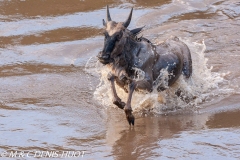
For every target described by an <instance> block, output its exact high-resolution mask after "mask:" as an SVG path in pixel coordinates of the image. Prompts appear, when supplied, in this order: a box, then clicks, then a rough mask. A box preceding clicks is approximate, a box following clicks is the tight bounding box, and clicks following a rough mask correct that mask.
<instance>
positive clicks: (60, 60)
mask: <svg viewBox="0 0 240 160" xmlns="http://www.w3.org/2000/svg"><path fill="white" fill-rule="evenodd" d="M106 5H109V6H110V12H111V16H112V19H114V20H117V21H124V20H125V19H126V17H127V15H128V14H129V11H130V8H131V7H134V12H133V18H132V22H131V24H130V26H129V28H130V29H132V28H135V27H140V26H144V25H146V27H145V28H144V31H143V32H142V34H143V35H144V36H146V37H147V38H149V39H153V41H154V42H158V41H161V40H164V39H166V38H167V37H169V36H170V35H176V36H179V37H181V38H185V39H187V40H189V41H191V42H192V43H193V42H195V41H196V42H201V41H202V40H203V39H204V40H205V44H206V47H207V48H206V55H205V56H206V57H207V58H208V67H211V66H212V67H213V69H212V72H216V73H217V74H219V75H220V76H221V77H222V78H223V79H224V81H223V82H222V83H221V85H218V86H217V87H218V88H217V90H218V93H219V95H214V96H215V97H217V98H216V99H213V101H212V103H206V102H205V103H204V102H203V103H204V104H203V105H201V106H197V107H196V108H195V109H194V110H196V113H193V112H189V109H186V110H181V111H179V112H180V113H177V112H175V113H173V114H170V113H169V114H166V115H141V114H140V113H136V114H135V115H136V125H135V127H134V128H129V126H128V124H127V122H126V119H125V115H124V113H123V111H122V110H120V109H116V108H113V107H110V108H106V106H103V105H100V103H99V102H98V101H96V100H95V99H93V93H94V91H95V88H96V86H97V85H98V84H99V76H98V74H97V73H95V70H96V69H98V68H96V67H95V66H98V64H97V61H96V55H97V53H98V52H99V51H100V50H101V49H102V44H103V37H102V36H101V34H102V33H101V32H102V19H103V18H105V17H106V15H105V14H106ZM239 15H240V9H239V2H238V0H229V1H220V0H208V1H204V0H199V1H191V0H187V1H183V0H174V1H170V0H161V1H159V0H150V1H144V0H124V1H116V0H107V1H106V0H99V1H93V0H72V1H71V3H70V2H69V1H65V0H58V1H55V0H48V1H44V0H35V1H33V0H25V1H20V0H11V1H8V0H3V1H0V86H1V87H0V126H1V127H0V135H1V139H0V155H1V153H2V152H4V151H11V150H22V151H38V150H40V151H46V150H50V151H67V150H71V151H78V150H85V151H86V154H85V155H84V157H83V158H85V159H119V160H125V159H138V160H139V159H140V160H141V159H144V160H145V159H206V158H207V159H239V158H240V156H239V155H240V153H239V151H240V143H239V139H240V119H239V115H240V110H239V107H240V104H239V97H240V96H239V93H240V90H239V84H240V72H239V69H238V68H239V61H240V56H239V51H240V39H239V34H240V33H239V29H240V28H239V27H240V19H239ZM195 57H196V56H195ZM198 85H199V86H201V84H198ZM211 93H212V92H211V91H210V93H209V94H211ZM203 96H206V95H203ZM208 98H210V99H211V97H208ZM0 158H3V157H1V156H0ZM5 158H6V157H4V159H5ZM55 159H58V158H55Z"/></svg>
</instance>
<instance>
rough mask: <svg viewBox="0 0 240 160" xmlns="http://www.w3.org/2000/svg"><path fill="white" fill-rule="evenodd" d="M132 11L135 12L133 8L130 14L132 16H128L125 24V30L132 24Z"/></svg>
mask: <svg viewBox="0 0 240 160" xmlns="http://www.w3.org/2000/svg"><path fill="white" fill-rule="evenodd" d="M132 11H133V8H132V9H131V12H130V14H129V16H128V19H127V20H126V21H125V22H124V23H123V26H124V27H125V28H127V27H128V25H129V24H130V22H131V19H132Z"/></svg>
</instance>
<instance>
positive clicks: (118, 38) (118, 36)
mask: <svg viewBox="0 0 240 160" xmlns="http://www.w3.org/2000/svg"><path fill="white" fill-rule="evenodd" d="M122 35H123V33H122V32H119V33H118V34H117V35H116V38H117V41H120V39H121V38H122Z"/></svg>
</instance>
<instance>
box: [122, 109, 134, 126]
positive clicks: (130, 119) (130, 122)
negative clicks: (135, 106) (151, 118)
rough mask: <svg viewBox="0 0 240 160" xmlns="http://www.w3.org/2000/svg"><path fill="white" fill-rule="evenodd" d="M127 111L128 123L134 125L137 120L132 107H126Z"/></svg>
mask: <svg viewBox="0 0 240 160" xmlns="http://www.w3.org/2000/svg"><path fill="white" fill-rule="evenodd" d="M124 111H125V113H126V118H127V120H128V123H129V125H130V126H131V125H133V126H134V121H135V118H134V116H133V114H132V109H124Z"/></svg>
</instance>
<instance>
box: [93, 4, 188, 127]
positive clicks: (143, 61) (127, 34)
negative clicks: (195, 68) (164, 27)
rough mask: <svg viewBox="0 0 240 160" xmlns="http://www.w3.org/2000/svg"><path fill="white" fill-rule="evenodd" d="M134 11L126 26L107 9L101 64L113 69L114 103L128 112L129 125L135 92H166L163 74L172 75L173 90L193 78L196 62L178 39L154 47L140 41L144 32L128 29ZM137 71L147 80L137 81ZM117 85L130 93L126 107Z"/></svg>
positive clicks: (143, 40)
mask: <svg viewBox="0 0 240 160" xmlns="http://www.w3.org/2000/svg"><path fill="white" fill-rule="evenodd" d="M132 11H133V9H131V12H130V14H129V16H128V18H127V20H126V21H125V22H115V21H113V20H112V19H111V16H110V13H109V8H108V6H107V21H106V22H105V20H104V19H103V25H104V27H105V32H104V35H105V40H104V47H103V50H102V51H101V52H100V53H99V54H98V56H97V57H98V60H99V61H100V62H101V63H102V64H104V65H107V66H108V67H109V68H110V70H111V71H110V73H109V74H108V77H107V78H108V80H109V81H110V83H111V90H112V94H113V97H114V98H113V103H114V104H115V105H117V106H118V107H119V108H121V109H124V111H125V114H126V118H127V120H128V122H129V125H131V124H132V125H134V119H135V118H134V116H133V114H132V108H131V99H132V94H133V92H134V90H137V91H138V90H145V91H148V92H152V90H153V88H154V86H156V87H157V90H158V91H163V90H165V89H166V88H167V87H166V85H161V84H160V85H159V84H158V83H159V82H160V81H161V80H162V79H163V78H164V77H163V75H162V72H163V71H167V72H168V76H167V86H171V85H172V84H173V83H174V82H175V81H176V80H177V79H178V78H179V76H180V75H181V74H183V75H184V76H185V77H186V78H189V77H190V76H191V74H192V59H191V54H190V50H189V48H188V47H187V45H186V44H184V43H183V42H181V41H180V40H179V39H178V38H177V37H174V38H170V39H167V40H166V41H165V42H163V43H161V44H158V45H154V44H152V43H151V42H150V41H149V40H147V39H146V38H144V37H140V38H138V37H137V34H139V33H140V32H141V30H142V28H136V29H133V30H129V29H127V27H128V25H129V24H130V21H131V18H132ZM136 69H137V70H142V71H143V72H144V78H142V79H138V80H136V76H137V75H136V74H138V72H136ZM115 82H116V84H117V85H119V86H120V87H121V88H123V89H124V90H125V91H126V92H128V98H127V102H126V103H124V102H123V101H122V100H121V99H120V98H119V97H118V95H117V92H116V88H115Z"/></svg>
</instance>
